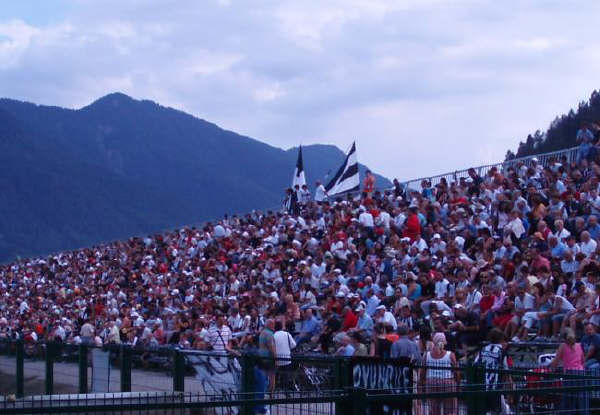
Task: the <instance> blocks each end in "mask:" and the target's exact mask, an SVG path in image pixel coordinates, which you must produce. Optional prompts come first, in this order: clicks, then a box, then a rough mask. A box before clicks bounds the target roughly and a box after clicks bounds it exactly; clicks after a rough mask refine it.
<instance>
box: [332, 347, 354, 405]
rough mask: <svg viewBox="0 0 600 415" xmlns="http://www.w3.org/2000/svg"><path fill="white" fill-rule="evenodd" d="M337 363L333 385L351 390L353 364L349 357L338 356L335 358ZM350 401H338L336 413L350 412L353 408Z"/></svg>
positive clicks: (337, 388)
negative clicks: (349, 405) (349, 404)
mask: <svg viewBox="0 0 600 415" xmlns="http://www.w3.org/2000/svg"><path fill="white" fill-rule="evenodd" d="M334 362H335V365H334V367H333V387H334V389H336V390H350V388H352V387H353V386H354V385H352V381H351V379H352V376H351V375H350V370H351V366H352V365H351V364H350V361H349V360H348V359H345V358H342V357H338V358H336V359H335V360H334ZM348 403H349V402H345V403H344V402H340V401H336V403H335V413H336V414H343V413H349V412H350V410H351V408H348Z"/></svg>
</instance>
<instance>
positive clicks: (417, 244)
mask: <svg viewBox="0 0 600 415" xmlns="http://www.w3.org/2000/svg"><path fill="white" fill-rule="evenodd" d="M417 238H418V239H417V240H415V241H414V242H413V243H412V245H411V248H417V251H419V252H422V251H424V250H426V249H427V248H428V246H427V242H425V239H423V238H421V235H417Z"/></svg>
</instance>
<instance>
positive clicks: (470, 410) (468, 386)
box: [465, 362, 478, 415]
mask: <svg viewBox="0 0 600 415" xmlns="http://www.w3.org/2000/svg"><path fill="white" fill-rule="evenodd" d="M465 381H466V382H465V392H467V398H466V400H465V401H466V404H467V414H468V415H477V414H478V412H477V409H478V405H477V396H476V386H475V383H476V376H475V366H473V364H472V363H471V362H469V363H468V364H467V366H466V367H465Z"/></svg>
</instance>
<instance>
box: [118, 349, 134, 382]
mask: <svg viewBox="0 0 600 415" xmlns="http://www.w3.org/2000/svg"><path fill="white" fill-rule="evenodd" d="M120 351H121V392H131V348H130V347H129V346H126V345H121V350H120Z"/></svg>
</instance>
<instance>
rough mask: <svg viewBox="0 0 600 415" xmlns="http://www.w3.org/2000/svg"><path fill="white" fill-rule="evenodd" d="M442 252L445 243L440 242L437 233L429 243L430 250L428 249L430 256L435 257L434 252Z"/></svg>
mask: <svg viewBox="0 0 600 415" xmlns="http://www.w3.org/2000/svg"><path fill="white" fill-rule="evenodd" d="M438 251H442V252H446V242H444V241H442V237H441V236H440V234H439V233H436V234H435V235H433V240H432V242H431V248H429V252H431V254H432V255H435V253H436V252H438Z"/></svg>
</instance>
